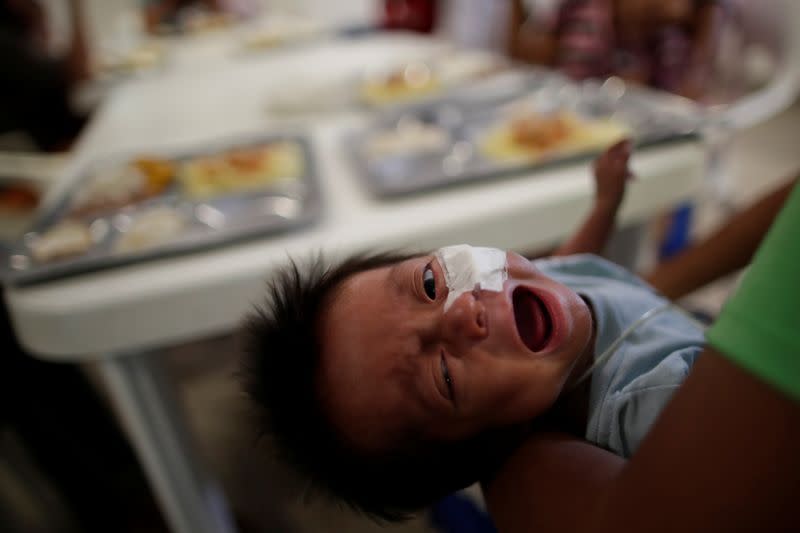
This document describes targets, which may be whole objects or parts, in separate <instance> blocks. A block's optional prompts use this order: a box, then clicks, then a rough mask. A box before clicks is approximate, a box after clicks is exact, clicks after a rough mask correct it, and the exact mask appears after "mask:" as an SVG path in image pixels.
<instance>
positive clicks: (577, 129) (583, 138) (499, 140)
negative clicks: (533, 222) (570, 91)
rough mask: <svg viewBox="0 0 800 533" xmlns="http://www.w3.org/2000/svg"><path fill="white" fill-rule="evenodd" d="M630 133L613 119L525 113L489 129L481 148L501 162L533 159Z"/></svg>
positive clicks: (600, 145)
mask: <svg viewBox="0 0 800 533" xmlns="http://www.w3.org/2000/svg"><path fill="white" fill-rule="evenodd" d="M629 135H630V129H629V128H628V127H627V126H626V125H624V124H622V123H621V122H618V121H616V120H613V119H603V120H592V121H587V120H583V119H580V118H579V117H576V116H575V115H573V114H571V113H558V114H555V115H528V116H525V117H522V118H518V119H514V120H511V121H509V122H506V123H504V124H502V125H500V126H498V127H496V128H494V129H492V130H490V131H489V132H488V133H487V134H486V136H485V137H484V138H483V140H482V142H481V151H482V152H483V154H484V155H485V156H486V157H488V158H490V159H493V160H495V161H501V162H504V163H507V162H510V161H514V162H516V161H521V162H532V161H536V160H539V159H545V158H551V157H554V156H557V155H568V154H576V153H580V152H585V151H590V150H598V149H602V148H605V147H606V146H609V145H611V144H613V143H614V142H616V141H618V140H620V139H623V138H624V137H626V136H629Z"/></svg>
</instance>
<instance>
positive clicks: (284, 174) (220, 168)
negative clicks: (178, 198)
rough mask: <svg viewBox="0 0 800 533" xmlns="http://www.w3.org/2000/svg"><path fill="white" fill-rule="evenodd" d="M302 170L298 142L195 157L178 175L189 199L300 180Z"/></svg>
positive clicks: (186, 163)
mask: <svg viewBox="0 0 800 533" xmlns="http://www.w3.org/2000/svg"><path fill="white" fill-rule="evenodd" d="M303 171H304V163H303V152H302V150H301V148H300V146H299V145H298V144H297V143H295V142H274V143H269V144H266V145H260V146H256V147H252V148H238V149H234V150H230V151H228V152H224V153H222V154H217V155H211V156H206V157H197V158H193V159H191V160H189V161H187V162H185V163H184V164H183V165H182V166H181V169H180V173H179V174H180V180H181V183H182V184H183V187H184V189H185V190H186V192H187V193H188V194H189V195H190V196H193V197H196V198H205V197H209V196H218V195H222V194H231V193H236V192H243V191H249V190H256V189H263V188H265V187H268V186H270V185H273V184H276V183H279V182H281V181H288V180H292V181H293V180H297V179H299V178H300V177H301V176H302V174H303Z"/></svg>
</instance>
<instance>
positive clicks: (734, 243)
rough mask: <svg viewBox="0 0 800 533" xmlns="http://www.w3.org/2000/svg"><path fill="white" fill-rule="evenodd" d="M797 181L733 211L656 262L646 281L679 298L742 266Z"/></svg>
mask: <svg viewBox="0 0 800 533" xmlns="http://www.w3.org/2000/svg"><path fill="white" fill-rule="evenodd" d="M796 182H797V178H795V179H793V180H789V181H788V182H787V183H786V184H785V185H783V186H781V187H780V188H778V189H777V190H775V191H773V192H771V193H770V194H768V195H767V196H765V197H763V198H761V199H760V200H758V201H757V202H756V203H755V204H753V205H752V206H750V207H748V208H747V209H745V210H744V211H742V212H741V213H738V214H736V215H735V216H734V217H733V218H731V220H729V221H728V222H727V223H726V224H725V225H724V226H723V227H722V228H721V229H720V230H718V231H717V232H716V233H714V234H713V235H712V236H711V237H709V238H708V239H706V240H704V241H702V242H700V243H697V244H695V245H694V246H692V247H691V248H689V249H688V250H686V251H684V252H682V253H680V254H678V255H677V256H675V257H674V258H672V259H670V260H668V261H665V262H664V263H662V264H660V265H658V266H657V267H656V269H655V270H653V272H651V273H650V275H648V276H647V281H648V282H649V283H650V284H651V285H652V286H653V287H655V288H656V289H658V290H659V291H660V292H661V293H662V294H664V295H665V296H666V297H668V298H670V299H676V298H680V297H681V296H684V295H686V294H689V293H690V292H692V291H694V290H696V289H699V288H700V287H702V286H704V285H706V284H707V283H710V282H712V281H714V280H715V279H719V278H721V277H723V276H725V275H727V274H730V273H732V272H735V271H736V270H739V269H740V268H744V267H745V266H747V264H748V263H749V262H750V260H751V259H752V257H753V254H754V253H755V251H756V249H758V246H759V244H761V240H762V239H763V238H764V235H766V233H767V230H769V228H770V226H771V225H772V221H773V220H774V219H775V215H777V214H778V212H779V211H780V209H781V206H782V205H783V203H784V201H785V200H786V198H787V197H788V196H789V193H790V192H791V190H792V187H793V186H794V184H795V183H796Z"/></svg>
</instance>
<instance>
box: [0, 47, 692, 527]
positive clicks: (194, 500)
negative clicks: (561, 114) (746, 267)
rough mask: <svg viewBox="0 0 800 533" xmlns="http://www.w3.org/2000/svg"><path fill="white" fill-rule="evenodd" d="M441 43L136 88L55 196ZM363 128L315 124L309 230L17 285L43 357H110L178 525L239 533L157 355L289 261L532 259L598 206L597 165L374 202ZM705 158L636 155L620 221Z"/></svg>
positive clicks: (200, 329) (347, 118)
mask: <svg viewBox="0 0 800 533" xmlns="http://www.w3.org/2000/svg"><path fill="white" fill-rule="evenodd" d="M439 46H440V43H436V42H431V41H424V40H420V39H418V38H409V37H402V36H401V37H381V36H375V37H370V38H369V39H365V40H358V41H348V42H342V43H326V44H321V45H319V46H317V47H313V48H303V49H299V50H297V51H295V52H290V53H285V54H281V55H277V56H272V57H268V56H265V57H263V58H260V59H254V60H252V61H244V62H240V63H237V64H232V65H230V66H228V67H226V68H225V69H224V70H216V71H214V72H208V73H199V72H198V73H193V74H192V75H186V76H183V77H177V76H175V77H171V78H169V79H161V80H150V81H148V80H143V81H141V82H136V83H131V84H128V85H126V86H124V87H122V88H120V89H119V90H118V91H117V92H116V93H114V94H112V96H111V98H109V100H108V101H107V102H106V104H105V105H104V106H103V108H102V109H101V111H100V113H99V116H98V117H97V118H96V120H95V121H94V122H93V123H92V124H91V126H90V129H89V131H88V132H87V133H86V135H85V136H84V137H83V138H82V140H81V142H80V144H79V147H78V149H77V153H76V155H75V158H74V160H73V161H72V162H71V163H70V164H69V165H68V169H67V172H66V173H65V176H64V177H63V179H62V180H61V182H60V183H59V184H58V187H57V189H58V190H62V191H63V190H64V189H65V188H66V187H68V186H69V183H70V182H71V181H72V180H73V179H76V178H77V177H79V176H78V174H77V172H78V170H79V169H80V167H81V166H82V164H83V163H84V162H87V161H91V160H94V159H95V158H97V157H102V156H107V155H108V154H113V153H116V152H121V151H127V150H134V151H135V150H144V149H147V148H148V147H159V146H163V145H165V144H166V145H183V144H191V143H193V142H197V141H203V140H207V139H209V138H215V137H217V136H218V137H224V136H226V135H228V134H234V133H243V132H257V131H265V130H267V129H269V128H270V126H277V123H276V122H275V121H274V120H271V119H270V118H269V117H268V116H267V115H266V112H265V102H266V99H267V97H268V93H269V91H270V88H271V87H275V86H276V84H277V83H280V81H281V80H284V79H286V78H287V77H289V76H294V75H301V74H302V73H303V72H304V71H306V70H308V69H314V72H315V74H316V75H319V74H321V73H326V72H329V73H336V72H347V71H355V70H357V69H359V68H364V67H370V66H372V67H374V66H377V65H380V64H383V63H386V62H389V61H392V59H391V58H400V57H408V56H415V55H426V54H429V53H431V51H433V50H435V49H437V47H439ZM363 120H364V117H363V116H360V115H359V114H358V113H349V114H341V115H338V116H327V117H320V118H319V119H318V120H316V121H315V122H314V124H313V126H311V127H310V128H309V129H308V131H309V132H310V133H311V135H312V139H313V142H314V146H315V153H316V157H317V159H318V162H319V164H318V167H319V171H320V177H321V181H322V188H323V193H324V197H325V199H326V202H327V207H326V209H325V212H324V215H323V218H322V220H321V221H320V223H319V224H318V225H316V226H314V227H313V228H310V229H307V230H304V231H300V232H296V233H292V234H288V235H285V236H282V237H277V238H269V239H262V240H254V241H250V242H247V243H244V244H239V245H236V246H231V247H226V248H223V249H220V250H216V251H209V252H205V253H201V254H194V255H190V256H185V257H180V258H170V259H165V260H161V261H154V262H151V263H146V264H141V265H136V266H131V267H127V268H119V269H115V270H112V271H107V272H100V273H94V274H90V275H85V276H81V277H75V278H70V279H64V280H60V281H54V282H50V283H47V284H43V285H38V286H32V287H27V288H13V287H12V288H9V289H8V290H7V292H6V297H7V302H8V306H9V308H10V311H11V314H12V320H13V323H14V327H15V330H16V332H17V334H18V336H19V339H20V341H21V342H22V344H23V345H25V346H26V347H27V348H28V349H29V350H30V351H31V352H33V353H35V354H37V355H38V356H41V357H42V358H46V359H50V360H58V361H70V362H81V361H89V360H95V361H98V362H99V364H100V366H101V368H103V371H104V375H105V377H106V378H107V380H108V383H109V385H110V388H111V391H112V393H113V395H114V398H115V401H116V402H117V403H118V404H119V406H120V408H121V412H122V415H123V418H124V420H125V422H126V423H127V425H128V428H129V429H130V432H131V435H132V438H133V441H134V446H135V448H136V450H137V453H138V455H139V457H140V459H141V461H142V462H143V465H144V467H145V470H146V472H147V474H148V476H149V479H150V481H151V483H152V485H153V487H154V489H155V492H156V495H157V497H158V499H159V501H160V503H161V505H162V507H163V509H164V511H165V513H166V516H167V519H168V521H169V523H170V525H171V527H172V528H173V529H174V530H175V531H180V532H185V533H189V532H191V533H202V532H206V531H209V532H210V531H231V530H232V526H231V523H230V520H229V516H228V513H227V510H226V508H225V503H224V499H223V498H222V497H221V496H220V494H219V493H218V491H217V490H216V488H215V486H214V485H213V483H211V482H210V481H209V479H208V478H207V477H205V476H204V475H203V474H202V473H201V470H200V469H199V468H198V467H197V463H196V461H194V459H193V457H194V455H193V453H192V452H191V449H190V448H191V446H190V442H189V439H188V437H187V435H186V433H185V431H184V430H183V422H182V418H181V417H180V416H179V413H178V411H177V410H176V406H175V403H174V402H173V400H172V398H171V390H170V388H169V387H168V386H167V385H166V384H165V383H164V382H163V379H162V378H161V376H160V373H159V368H158V361H157V358H156V357H154V356H153V353H154V352H153V351H154V350H155V349H157V348H159V347H163V346H167V345H171V344H175V343H179V342H183V341H187V340H190V339H195V338H198V337H202V336H207V335H211V334H215V333H219V332H228V331H230V330H232V329H233V328H235V327H236V326H237V324H238V322H239V320H240V319H241V317H242V316H243V314H244V313H245V312H246V311H247V310H248V308H249V306H250V305H251V304H252V303H253V302H256V301H259V300H260V299H261V298H262V294H263V283H264V280H265V277H266V275H267V273H268V271H269V269H270V267H272V266H273V265H276V264H278V263H282V262H283V261H284V260H285V258H286V257H287V254H288V255H293V256H301V257H302V256H303V255H306V254H307V253H308V252H310V251H312V250H318V249H324V250H326V251H329V252H330V253H331V254H332V255H342V254H348V253H350V252H353V251H357V250H363V249H375V248H380V249H388V248H394V247H411V248H412V249H417V250H422V249H425V248H433V247H437V246H441V245H444V244H450V243H456V242H469V243H472V244H483V245H493V246H498V247H504V248H514V249H520V250H531V249H535V248H538V247H542V246H545V245H549V244H551V243H554V242H556V241H558V240H559V239H561V238H563V237H565V236H566V235H568V234H569V233H570V232H571V231H572V230H573V229H574V227H575V226H576V225H577V223H578V222H579V219H580V217H581V216H582V214H583V213H584V212H585V210H586V209H587V207H588V206H589V202H590V200H591V197H592V183H591V180H590V176H589V169H588V165H587V164H576V165H571V166H566V167H561V168H558V169H555V170H548V171H546V172H543V173H539V174H536V173H534V174H531V175H528V176H521V177H518V178H513V179H507V180H503V181H497V182H493V183H484V184H475V185H472V186H467V187H462V188H457V189H451V190H443V191H440V192H436V193H433V194H430V195H426V196H419V197H414V198H409V199H402V200H394V201H388V202H384V201H379V200H376V199H374V198H372V197H371V196H369V195H368V194H367V193H366V192H365V191H364V190H363V189H362V187H361V185H360V184H359V182H358V181H357V179H356V177H355V176H354V175H353V172H352V170H351V167H350V165H349V164H348V161H347V158H346V157H345V154H344V150H343V149H342V145H341V135H342V133H344V132H345V131H347V130H348V129H350V128H352V127H355V126H357V125H358V124H360V123H362V122H363ZM284 127H285V126H284ZM703 161H704V154H703V150H702V147H701V146H700V145H699V144H697V143H692V142H686V143H681V144H673V145H668V146H665V147H662V148H656V149H649V150H646V151H642V152H640V153H636V154H635V155H634V158H633V162H632V166H633V168H634V170H635V171H636V172H637V174H638V177H639V179H638V180H637V181H636V182H634V183H633V184H632V185H631V188H630V191H629V194H628V195H627V198H626V201H625V204H624V206H623V208H622V212H621V215H620V220H621V223H622V224H623V225H625V224H633V223H636V222H640V221H643V220H645V219H647V218H649V217H651V216H652V215H653V214H654V213H658V212H660V211H662V210H664V209H667V208H668V207H669V206H672V205H674V204H675V203H677V202H679V201H681V200H684V199H686V198H689V197H691V196H692V195H693V194H694V192H695V191H696V188H697V186H698V184H699V182H700V180H701V176H702V169H703ZM58 190H56V191H54V192H53V195H54V196H53V198H55V197H57V196H58Z"/></svg>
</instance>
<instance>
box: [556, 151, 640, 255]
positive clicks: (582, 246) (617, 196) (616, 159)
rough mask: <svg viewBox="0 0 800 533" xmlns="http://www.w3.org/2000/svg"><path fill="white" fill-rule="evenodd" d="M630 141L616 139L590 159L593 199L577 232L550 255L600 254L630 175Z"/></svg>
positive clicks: (612, 226)
mask: <svg viewBox="0 0 800 533" xmlns="http://www.w3.org/2000/svg"><path fill="white" fill-rule="evenodd" d="M630 155H631V142H630V141H629V140H627V139H626V140H624V141H620V142H618V143H617V144H615V145H614V146H612V147H611V148H609V149H608V150H606V151H605V152H604V153H603V154H601V155H600V156H599V157H598V158H597V159H595V161H594V181H595V191H596V193H595V200H594V206H593V207H592V211H591V213H589V216H588V217H586V219H585V220H584V221H583V224H581V227H580V228H579V229H578V231H577V232H576V233H575V234H574V235H573V236H572V237H571V238H570V239H569V240H567V242H565V243H564V244H562V245H561V246H560V247H559V248H558V249H557V250H556V251H555V252H554V253H553V255H572V254H584V253H591V254H600V253H601V252H602V251H603V248H605V246H606V243H607V242H608V238H609V236H610V235H611V230H613V229H614V219H615V218H616V216H617V210H618V209H619V206H620V204H621V203H622V198H623V196H624V195H625V184H626V182H627V181H628V179H629V178H630V177H631V176H632V174H631V172H630V170H629V169H628V159H629V158H630Z"/></svg>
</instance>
